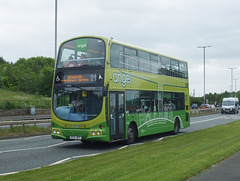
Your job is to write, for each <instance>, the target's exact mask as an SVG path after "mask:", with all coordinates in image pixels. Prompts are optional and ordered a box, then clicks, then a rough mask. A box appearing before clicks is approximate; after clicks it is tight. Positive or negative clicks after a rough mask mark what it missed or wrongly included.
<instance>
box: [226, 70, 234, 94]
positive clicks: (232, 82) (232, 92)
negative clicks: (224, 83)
mask: <svg viewBox="0 0 240 181" xmlns="http://www.w3.org/2000/svg"><path fill="white" fill-rule="evenodd" d="M228 69H231V90H230V92H231V94H232V96H233V69H236V67H230V68H228Z"/></svg>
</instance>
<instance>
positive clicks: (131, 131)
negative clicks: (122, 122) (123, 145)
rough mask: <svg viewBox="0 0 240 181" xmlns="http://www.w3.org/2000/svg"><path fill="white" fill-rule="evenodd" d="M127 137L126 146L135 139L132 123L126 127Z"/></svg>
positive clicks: (135, 131)
mask: <svg viewBox="0 0 240 181" xmlns="http://www.w3.org/2000/svg"><path fill="white" fill-rule="evenodd" d="M127 136H128V139H127V144H132V143H134V142H135V140H136V138H137V128H136V126H135V125H134V124H133V123H131V124H130V125H129V127H128V132H127Z"/></svg>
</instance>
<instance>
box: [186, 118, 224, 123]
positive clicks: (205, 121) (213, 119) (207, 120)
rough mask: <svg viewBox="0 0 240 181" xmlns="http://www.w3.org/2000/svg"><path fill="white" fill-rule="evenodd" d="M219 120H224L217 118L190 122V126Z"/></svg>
mask: <svg viewBox="0 0 240 181" xmlns="http://www.w3.org/2000/svg"><path fill="white" fill-rule="evenodd" d="M221 118H224V116H222V117H217V118H212V119H206V120H202V121H196V122H191V123H190V124H197V123H203V122H208V121H212V120H215V119H221Z"/></svg>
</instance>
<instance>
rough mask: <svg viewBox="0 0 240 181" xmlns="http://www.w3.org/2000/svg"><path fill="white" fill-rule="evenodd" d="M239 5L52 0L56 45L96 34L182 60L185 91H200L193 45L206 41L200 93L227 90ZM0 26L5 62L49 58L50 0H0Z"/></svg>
mask: <svg viewBox="0 0 240 181" xmlns="http://www.w3.org/2000/svg"><path fill="white" fill-rule="evenodd" d="M239 6H240V1H238V0H229V1H224V0H210V1H209V0H202V1H191V0H168V1H158V0H151V1H145V0H121V1H111V0H105V1H100V0H91V1H79V0H69V1H63V0H58V45H59V44H60V43H61V42H62V41H64V40H66V39H69V38H72V37H76V36H81V35H91V34H92V35H101V36H105V37H113V38H114V39H115V40H118V41H121V42H125V43H128V44H131V45H136V46H139V47H142V48H145V49H148V50H153V51H156V52H159V53H162V54H166V55H169V56H172V57H176V58H180V59H183V60H187V61H188V62H189V72H190V73H189V76H190V91H192V90H193V89H196V90H198V92H199V94H200V95H202V94H203V51H202V49H199V48H197V46H200V45H211V46H212V47H211V48H208V49H207V50H206V79H207V81H206V88H207V89H206V91H211V92H212V91H213V92H214V91H216V92H220V91H221V90H230V89H229V85H230V72H229V70H227V67H232V66H236V67H239V68H240V65H239V63H238V62H239V49H240V44H239V42H240V35H239V32H240V24H239V23H237V22H238V17H239V16H240V11H239V8H238V7H239ZM0 24H1V28H0V40H1V43H0V56H1V55H3V56H4V58H5V59H6V60H7V61H13V62H15V61H16V60H17V59H18V58H19V57H24V58H28V57H32V56H50V57H54V1H49V0H41V1H36V0H35V1H33V0H21V1H18V0H8V1H2V2H1V6H0ZM237 73H238V71H237V70H236V71H235V76H237V75H238V74H237ZM239 76H240V75H239ZM219 80H220V81H219ZM237 87H238V86H237Z"/></svg>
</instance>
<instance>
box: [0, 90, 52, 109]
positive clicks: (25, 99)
mask: <svg viewBox="0 0 240 181" xmlns="http://www.w3.org/2000/svg"><path fill="white" fill-rule="evenodd" d="M0 95H1V96H0V109H19V108H26V107H30V106H31V105H34V106H35V107H36V108H50V105H51V98H50V97H44V96H41V95H32V94H27V93H24V92H20V91H11V90H8V89H0Z"/></svg>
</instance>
